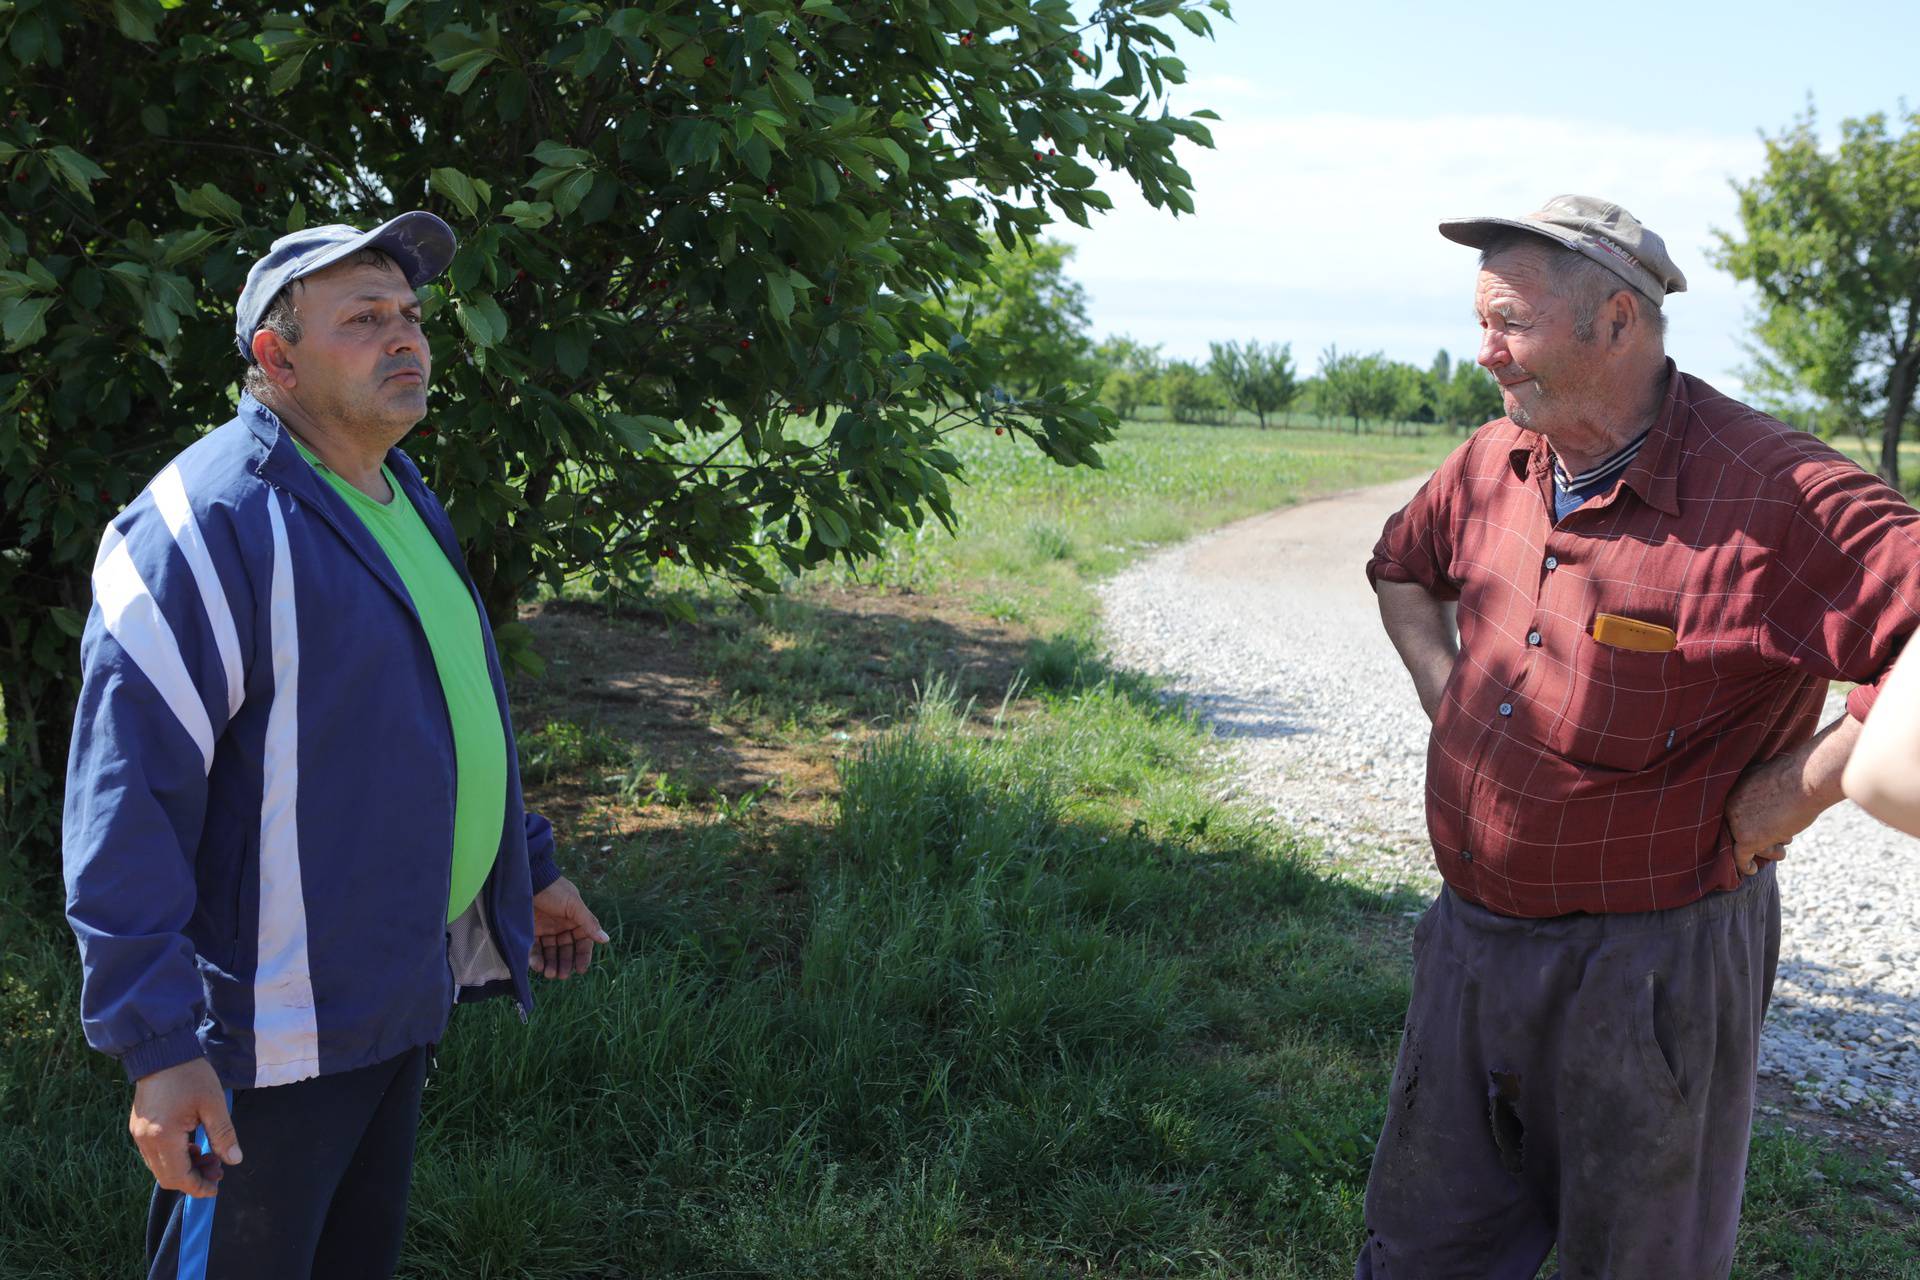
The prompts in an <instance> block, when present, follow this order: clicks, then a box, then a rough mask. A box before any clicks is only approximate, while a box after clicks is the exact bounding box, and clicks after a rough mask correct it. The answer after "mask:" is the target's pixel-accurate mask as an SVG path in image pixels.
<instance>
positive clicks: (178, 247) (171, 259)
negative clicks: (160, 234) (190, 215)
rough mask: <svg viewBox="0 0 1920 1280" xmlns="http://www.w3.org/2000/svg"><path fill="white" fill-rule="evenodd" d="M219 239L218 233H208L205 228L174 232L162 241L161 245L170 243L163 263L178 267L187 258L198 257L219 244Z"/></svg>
mask: <svg viewBox="0 0 1920 1280" xmlns="http://www.w3.org/2000/svg"><path fill="white" fill-rule="evenodd" d="M220 239H221V237H220V234H219V233H218V232H216V231H209V230H207V229H206V228H205V227H194V228H192V229H191V230H187V231H179V232H175V233H174V234H173V235H171V236H167V237H164V238H163V240H162V243H167V242H168V241H171V243H167V252H166V257H165V258H164V259H163V261H165V262H166V264H167V265H168V266H170V267H174V266H178V265H180V264H181V263H182V262H185V261H186V260H187V259H189V258H197V257H199V256H200V255H201V254H203V253H205V252H206V251H207V250H208V249H211V248H212V247H213V246H214V245H216V244H219V243H220Z"/></svg>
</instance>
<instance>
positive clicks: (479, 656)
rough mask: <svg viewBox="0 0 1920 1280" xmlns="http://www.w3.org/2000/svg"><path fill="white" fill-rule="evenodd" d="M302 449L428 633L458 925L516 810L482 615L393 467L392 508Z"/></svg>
mask: <svg viewBox="0 0 1920 1280" xmlns="http://www.w3.org/2000/svg"><path fill="white" fill-rule="evenodd" d="M294 443H295V444H299V441H297V440H296V441H295V442H294ZM300 453H301V456H303V457H305V458H306V460H307V461H308V462H309V463H311V464H312V466H313V469H314V470H315V471H318V472H319V473H320V474H321V475H323V476H325V477H326V478H327V480H328V482H329V483H331V484H332V485H333V487H334V490H335V491H336V492H337V493H339V495H340V496H341V497H342V498H344V499H346V502H347V505H348V506H349V507H351V508H353V511H354V514H356V515H358V516H359V517H360V522H361V523H362V524H363V525H365V526H366V528H367V532H368V533H370V534H372V535H373V539H374V541H375V542H378V543H379V544H380V549H381V550H382V551H385V552H386V553H387V559H388V560H389V561H391V562H392V564H393V567H394V571H395V572H397V573H398V574H399V575H400V581H401V583H402V585H404V586H405V587H406V589H407V594H408V595H409V596H411V597H412V598H413V607H414V609H415V610H417V611H418V612H419V614H420V624H421V626H422V627H424V628H425V629H426V633H427V647H428V649H430V650H431V651H432V652H433V665H434V669H435V670H436V671H437V672H438V673H439V675H440V692H441V693H442V694H443V695H444V696H445V697H446V700H447V716H448V718H449V719H450V720H452V722H453V760H454V807H453V877H452V880H451V883H450V887H449V889H448V894H447V919H448V920H449V921H452V920H454V919H455V918H457V917H458V916H459V915H460V913H461V912H463V911H465V910H466V909H467V908H468V907H469V906H470V905H472V903H473V900H474V898H475V896H476V895H478V894H479V892H480V886H481V885H483V884H485V883H486V880H487V872H489V871H491V870H493V859H494V855H495V854H496V853H498V852H499V849H500V833H501V828H502V826H503V825H504V824H505V822H506V814H507V735H506V731H505V729H503V728H502V727H501V723H500V704H499V703H498V702H497V701H496V700H495V698H494V694H493V678H492V677H491V676H490V675H488V673H487V650H486V645H485V643H484V641H483V640H482V638H481V631H480V628H481V626H482V622H481V619H480V611H479V610H478V609H477V608H475V607H474V603H473V593H472V592H470V591H468V590H467V584H466V582H465V581H463V580H462V578H461V576H460V573H459V571H458V570H456V569H455V568H454V567H453V563H452V562H451V561H450V560H448V559H447V553H446V552H444V551H442V550H441V549H440V544H439V543H438V542H436V541H434V537H433V531H432V530H430V529H428V528H427V522H426V521H425V520H423V519H421V518H420V513H419V512H418V511H416V510H414V507H413V503H412V502H410V501H408V500H407V496H406V494H405V493H404V492H403V491H402V490H401V488H400V482H399V481H398V480H395V479H394V478H393V473H392V472H391V471H389V470H387V468H385V467H382V468H381V469H380V470H381V474H382V475H384V476H386V479H387V484H388V485H389V486H391V487H392V489H393V501H392V502H388V503H384V504H383V503H379V502H375V501H374V500H373V499H372V498H369V497H368V496H367V495H366V494H364V493H362V492H360V491H359V490H358V489H356V488H354V487H353V486H352V485H351V484H348V483H347V482H346V481H345V480H343V479H341V478H340V477H339V476H337V475H335V474H334V473H333V472H332V471H331V470H329V469H328V467H327V465H326V464H325V463H324V462H322V461H320V459H318V458H316V457H315V456H314V455H313V454H312V453H311V452H310V451H309V450H308V449H307V447H306V446H305V445H300Z"/></svg>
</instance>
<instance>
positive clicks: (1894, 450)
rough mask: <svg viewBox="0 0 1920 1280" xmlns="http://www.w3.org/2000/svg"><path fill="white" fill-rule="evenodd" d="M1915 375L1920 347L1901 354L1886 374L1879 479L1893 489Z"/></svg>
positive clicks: (1919, 364) (1897, 478) (1919, 366)
mask: <svg viewBox="0 0 1920 1280" xmlns="http://www.w3.org/2000/svg"><path fill="white" fill-rule="evenodd" d="M1916 372H1920V345H1916V346H1915V347H1914V349H1912V350H1910V351H1907V352H1905V353H1904V354H1902V355H1901V357H1900V359H1898V360H1897V361H1895V362H1894V365H1893V368H1892V370H1891V371H1889V372H1888V374H1887V411H1886V414H1885V416H1884V417H1882V418H1881V420H1880V478H1881V479H1883V480H1885V481H1886V482H1887V483H1888V484H1890V485H1892V486H1893V487H1894V488H1896V489H1899V488H1900V436H1901V434H1902V431H1903V429H1904V428H1905V426H1906V423H1907V414H1908V413H1909V412H1911V411H1912V409H1913V392H1914V375H1915V373H1916ZM1902 492H1905V491H1904V490H1902Z"/></svg>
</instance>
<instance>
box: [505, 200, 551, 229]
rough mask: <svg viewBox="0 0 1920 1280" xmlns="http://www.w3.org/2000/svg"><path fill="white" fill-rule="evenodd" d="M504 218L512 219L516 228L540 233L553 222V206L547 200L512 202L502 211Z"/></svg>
mask: <svg viewBox="0 0 1920 1280" xmlns="http://www.w3.org/2000/svg"><path fill="white" fill-rule="evenodd" d="M500 213H501V215H502V216H504V217H508V218H512V219H513V224H514V225H515V226H516V227H525V228H527V229H528V230H529V231H538V230H539V229H540V228H541V227H544V226H546V225H547V224H548V223H549V222H552V221H553V206H552V205H551V204H549V203H548V202H547V201H545V200H536V201H533V202H532V203H529V202H527V201H525V200H515V201H512V202H510V203H509V204H508V205H507V206H506V207H505V208H503V209H501V210H500Z"/></svg>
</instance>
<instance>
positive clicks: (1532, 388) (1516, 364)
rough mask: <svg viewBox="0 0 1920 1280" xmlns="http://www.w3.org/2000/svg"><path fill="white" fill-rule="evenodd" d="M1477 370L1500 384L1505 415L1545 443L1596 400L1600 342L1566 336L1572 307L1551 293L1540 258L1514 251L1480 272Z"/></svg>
mask: <svg viewBox="0 0 1920 1280" xmlns="http://www.w3.org/2000/svg"><path fill="white" fill-rule="evenodd" d="M1473 310H1474V314H1475V315H1476V316H1478V317H1479V320H1480V355H1479V361H1480V365H1481V367H1482V368H1484V369H1486V371H1487V372H1488V373H1490V374H1492V375H1493V377H1494V380H1495V381H1497V382H1498V383H1499V384H1500V396H1501V399H1502V401H1503V402H1504V403H1505V406H1506V411H1507V416H1508V417H1509V418H1512V419H1513V420H1514V422H1516V423H1518V424H1519V425H1520V426H1523V427H1526V428H1527V429H1528V430H1531V431H1538V432H1540V433H1541V434H1542V435H1545V436H1547V437H1548V438H1549V439H1551V438H1552V436H1553V434H1554V432H1555V429H1556V428H1560V427H1564V426H1567V425H1570V424H1572V423H1574V422H1577V421H1578V420H1579V418H1580V417H1581V415H1583V414H1584V413H1586V411H1587V410H1588V408H1589V406H1590V405H1591V404H1592V402H1593V401H1594V399H1595V398H1596V394H1597V392H1598V391H1599V384H1600V382H1601V378H1602V375H1603V367H1602V359H1603V355H1604V352H1603V351H1602V348H1601V344H1600V343H1598V342H1595V341H1594V340H1593V339H1592V338H1590V337H1589V338H1587V339H1582V338H1580V337H1578V336H1577V335H1576V334H1575V333H1574V325H1573V308H1572V306H1571V305H1569V304H1568V303H1567V301H1566V300H1565V299H1563V298H1561V297H1559V296H1558V295H1557V294H1555V293H1554V291H1553V288H1552V284H1551V281H1550V280H1549V278H1548V276H1547V272H1546V258H1545V256H1544V255H1543V254H1542V253H1540V252H1538V251H1536V250H1533V249H1527V248H1518V249H1511V250H1508V251H1507V252H1506V253H1502V254H1499V255H1498V256H1496V257H1495V258H1494V259H1493V260H1492V261H1490V262H1488V263H1487V265H1486V266H1484V267H1482V268H1481V269H1480V277H1479V281H1478V283H1477V284H1476V286H1475V289H1474V297H1473Z"/></svg>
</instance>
